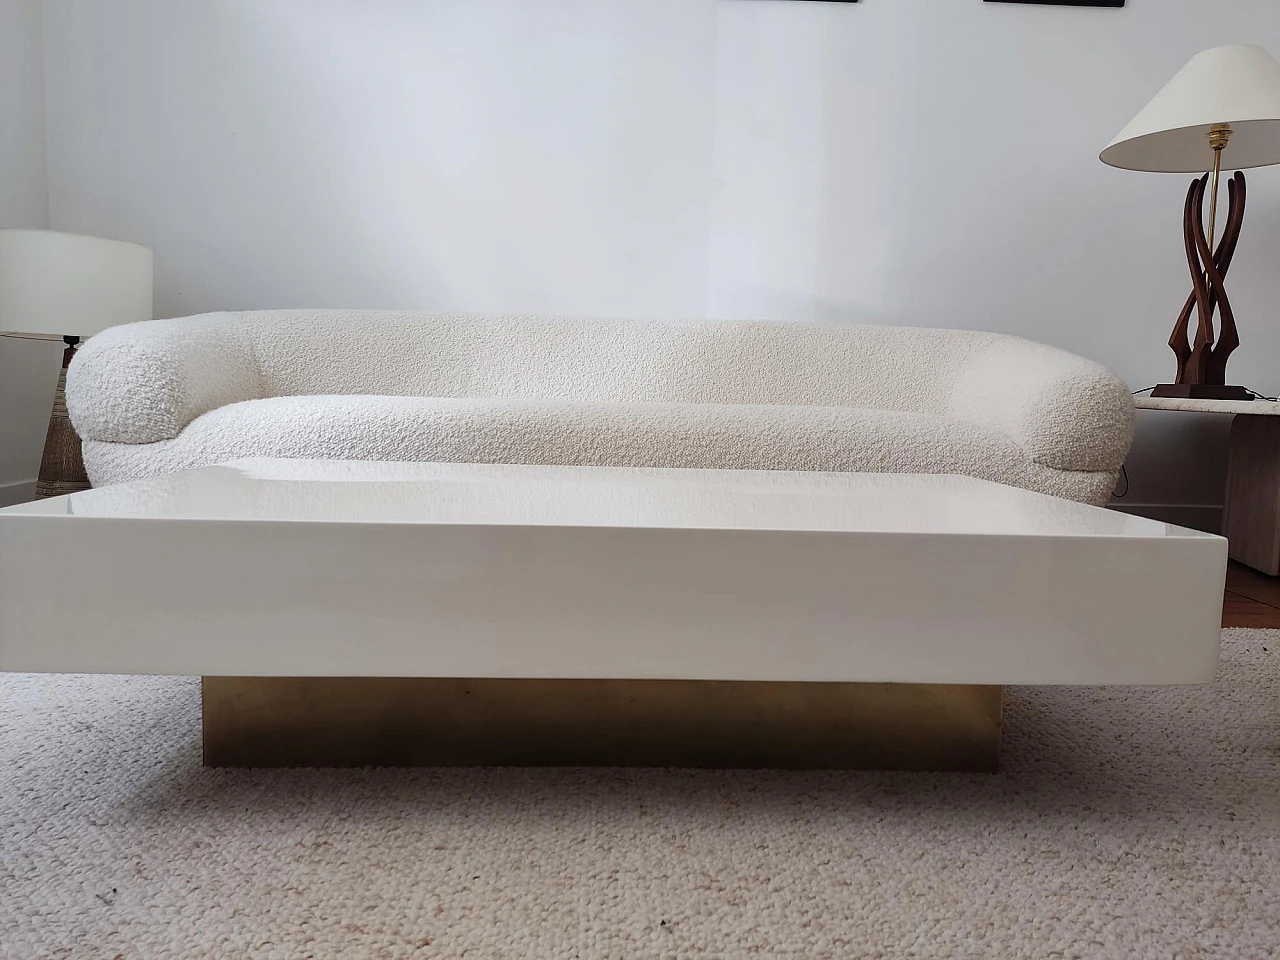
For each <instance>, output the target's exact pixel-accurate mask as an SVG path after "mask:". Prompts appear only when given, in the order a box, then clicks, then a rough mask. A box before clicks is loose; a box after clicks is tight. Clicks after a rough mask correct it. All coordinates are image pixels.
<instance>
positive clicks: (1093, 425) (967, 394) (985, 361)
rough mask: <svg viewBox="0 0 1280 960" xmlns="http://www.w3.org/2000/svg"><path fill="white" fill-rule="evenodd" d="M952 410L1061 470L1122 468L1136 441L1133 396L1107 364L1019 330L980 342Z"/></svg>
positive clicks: (962, 375) (957, 389)
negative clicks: (1037, 340) (1017, 334)
mask: <svg viewBox="0 0 1280 960" xmlns="http://www.w3.org/2000/svg"><path fill="white" fill-rule="evenodd" d="M947 412H948V414H949V415H951V416H953V417H956V418H958V419H961V420H968V421H970V422H973V423H978V424H981V425H982V426H985V427H988V428H990V429H994V430H998V431H999V432H1001V433H1003V434H1004V435H1005V436H1007V437H1009V438H1010V439H1012V440H1013V441H1014V442H1015V443H1017V444H1018V445H1019V446H1020V447H1021V448H1022V449H1023V450H1024V451H1025V452H1026V454H1027V457H1028V459H1030V460H1031V461H1032V462H1033V463H1038V464H1041V465H1043V466H1046V467H1054V468H1056V469H1058V470H1088V471H1103V472H1106V471H1117V470H1119V469H1120V466H1121V464H1123V463H1124V459H1125V457H1126V456H1127V455H1128V453H1129V445H1130V444H1131V443H1132V442H1133V419H1134V413H1133V397H1132V395H1131V394H1130V392H1129V388H1128V386H1127V385H1126V384H1125V383H1124V381H1122V380H1121V379H1120V378H1119V377H1117V376H1116V375H1115V374H1113V373H1112V372H1111V371H1109V370H1108V369H1107V368H1106V367H1103V366H1102V365H1100V364H1098V363H1094V362H1093V361H1092V360H1086V359H1085V358H1084V357H1080V356H1077V355H1075V354H1073V353H1068V352H1067V351H1065V350H1059V349H1057V348H1056V347H1050V346H1047V345H1045V344H1041V343H1034V342H1032V341H1030V340H1023V339H1021V338H1019V337H1007V336H996V337H992V338H991V340H989V341H987V342H986V343H984V344H982V345H981V346H980V347H979V348H978V349H977V350H976V351H975V353H974V354H973V356H972V357H971V359H970V361H969V363H968V365H967V366H966V368H965V369H964V370H963V371H962V372H961V373H960V376H959V378H958V379H957V381H956V384H955V387H954V389H953V390H952V393H951V397H950V400H949V403H948V410H947Z"/></svg>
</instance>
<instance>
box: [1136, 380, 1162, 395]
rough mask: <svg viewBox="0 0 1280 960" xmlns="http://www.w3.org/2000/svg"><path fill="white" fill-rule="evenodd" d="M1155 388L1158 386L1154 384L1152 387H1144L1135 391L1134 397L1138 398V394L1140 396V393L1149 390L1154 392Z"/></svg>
mask: <svg viewBox="0 0 1280 960" xmlns="http://www.w3.org/2000/svg"><path fill="white" fill-rule="evenodd" d="M1155 388H1156V385H1155V384H1154V383H1153V384H1152V385H1151V386H1149V387H1143V388H1142V389H1141V390H1135V391H1133V395H1134V396H1135V397H1136V396H1137V395H1138V394H1140V393H1146V392H1147V391H1148V390H1154V389H1155Z"/></svg>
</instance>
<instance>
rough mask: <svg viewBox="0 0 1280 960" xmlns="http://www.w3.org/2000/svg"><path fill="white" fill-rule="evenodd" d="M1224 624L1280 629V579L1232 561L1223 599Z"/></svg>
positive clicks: (1228, 569) (1228, 568)
mask: <svg viewBox="0 0 1280 960" xmlns="http://www.w3.org/2000/svg"><path fill="white" fill-rule="evenodd" d="M1222 625H1223V626H1224V627H1255V628H1268V627H1280V577H1268V576H1267V575H1266V574H1265V573H1259V572H1258V571H1257V570H1254V569H1252V568H1250V567H1246V566H1245V565H1244V564H1241V563H1236V562H1235V561H1234V560H1232V561H1231V565H1230V566H1229V567H1227V592H1226V595H1225V596H1224V597H1223V598H1222Z"/></svg>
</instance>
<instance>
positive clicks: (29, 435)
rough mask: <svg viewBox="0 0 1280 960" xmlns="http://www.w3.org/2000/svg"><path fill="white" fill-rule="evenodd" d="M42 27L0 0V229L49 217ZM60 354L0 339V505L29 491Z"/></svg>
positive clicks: (29, 12)
mask: <svg viewBox="0 0 1280 960" xmlns="http://www.w3.org/2000/svg"><path fill="white" fill-rule="evenodd" d="M40 27H41V17H40V0H0V227H44V226H47V225H48V222H49V189H48V181H47V180H46V177H45V124H44V67H43V61H42V57H41V42H40ZM2 329H4V318H3V317H0V330H2ZM61 357H62V350H61V346H60V345H57V344H51V343H44V342H33V341H30V340H14V339H10V338H4V339H0V505H3V504H7V503H12V502H17V501H19V500H23V499H27V494H29V493H30V492H31V491H32V489H33V486H32V483H31V481H33V479H34V477H35V475H36V472H37V470H38V469H39V466H40V449H41V447H42V445H43V443H44V433H45V428H46V426H47V425H48V423H49V407H50V405H51V404H52V402H53V390H54V385H55V383H56V380H57V376H58V366H59V364H60V362H61Z"/></svg>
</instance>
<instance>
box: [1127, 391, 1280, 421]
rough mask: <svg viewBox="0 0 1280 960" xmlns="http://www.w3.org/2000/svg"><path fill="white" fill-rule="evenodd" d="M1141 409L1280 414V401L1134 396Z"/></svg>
mask: <svg viewBox="0 0 1280 960" xmlns="http://www.w3.org/2000/svg"><path fill="white" fill-rule="evenodd" d="M1133 403H1134V406H1136V407H1137V408H1138V409H1139V410H1181V411H1183V412H1184V413H1244V414H1248V415H1249V416H1263V417H1277V416H1280V403H1276V402H1275V401H1274V400H1183V399H1180V398H1177V397H1148V396H1146V395H1145V394H1143V395H1142V396H1138V397H1134V398H1133Z"/></svg>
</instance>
